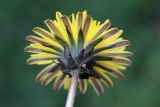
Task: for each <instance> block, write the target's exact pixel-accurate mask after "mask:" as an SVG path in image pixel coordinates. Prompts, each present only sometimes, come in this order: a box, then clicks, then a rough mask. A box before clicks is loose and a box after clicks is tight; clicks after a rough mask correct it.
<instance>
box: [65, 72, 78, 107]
mask: <svg viewBox="0 0 160 107" xmlns="http://www.w3.org/2000/svg"><path fill="white" fill-rule="evenodd" d="M78 77H79V72H78V71H75V73H74V75H73V76H72V82H71V85H70V88H69V92H68V97H67V101H66V107H73V105H74V99H75V96H76V89H77V83H78Z"/></svg>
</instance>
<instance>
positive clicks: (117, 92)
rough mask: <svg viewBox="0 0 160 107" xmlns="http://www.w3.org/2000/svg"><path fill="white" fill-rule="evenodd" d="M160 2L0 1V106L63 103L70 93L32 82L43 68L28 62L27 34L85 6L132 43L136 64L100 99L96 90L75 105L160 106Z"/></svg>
mask: <svg viewBox="0 0 160 107" xmlns="http://www.w3.org/2000/svg"><path fill="white" fill-rule="evenodd" d="M159 4H160V0H119V1H118V0H0V107H64V105H65V100H66V96H67V91H64V90H63V89H62V90H60V91H52V84H50V85H49V86H46V87H44V86H42V85H40V84H37V83H36V82H35V80H34V78H35V76H36V74H37V73H38V72H39V71H40V70H41V69H42V68H43V66H36V65H33V66H28V65H27V64H26V59H27V57H28V56H29V54H27V53H24V47H25V46H26V45H27V44H28V42H26V41H25V37H26V36H27V35H28V34H32V28H33V27H35V26H41V27H44V23H43V21H44V20H45V19H48V18H54V17H55V12H56V11H61V12H62V13H63V14H66V15H70V14H71V13H76V12H77V11H83V10H87V11H88V13H89V14H91V15H92V16H93V17H94V18H95V19H97V20H100V21H104V20H105V19H107V18H108V19H110V20H111V22H112V27H114V26H117V27H119V28H122V29H123V30H124V31H125V33H124V34H123V37H124V38H126V39H129V40H130V41H131V46H130V47H129V48H128V49H129V50H130V51H132V52H133V53H134V56H132V57H131V59H132V61H133V64H132V66H131V67H129V68H128V69H127V71H126V72H125V74H126V75H127V76H126V78H125V79H123V80H116V79H112V80H113V82H114V85H115V86H114V87H113V89H108V88H106V87H105V96H103V97H98V96H97V95H96V93H95V92H94V91H93V89H92V88H89V89H88V90H87V93H86V94H84V95H82V94H78V95H77V97H76V102H75V107H160V83H159V81H160V6H159Z"/></svg>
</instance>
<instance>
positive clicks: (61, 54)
mask: <svg viewBox="0 0 160 107" xmlns="http://www.w3.org/2000/svg"><path fill="white" fill-rule="evenodd" d="M44 23H45V25H46V26H47V28H48V30H45V29H43V28H40V27H34V28H33V32H34V33H35V34H36V35H29V36H27V38H26V40H28V41H30V42H31V44H30V45H29V46H27V47H26V48H25V51H26V52H30V53H32V54H31V55H30V58H29V59H28V60H27V63H28V64H37V65H47V66H46V68H44V69H43V70H42V71H41V72H40V73H39V74H38V75H37V77H36V80H37V81H40V83H42V84H44V85H47V84H49V83H50V82H51V81H54V85H53V88H54V89H56V90H58V89H60V88H61V87H64V89H66V90H67V89H69V88H70V87H71V83H72V82H71V81H72V79H73V78H74V75H76V77H77V82H76V84H77V85H76V87H78V89H79V90H80V92H82V93H85V92H86V90H87V85H88V84H90V85H91V86H92V87H93V89H94V90H95V92H96V93H97V94H98V95H100V96H101V95H103V94H104V89H103V85H107V86H108V87H112V86H113V83H112V81H111V80H110V76H113V77H115V78H118V79H121V78H124V77H125V76H124V74H123V73H122V72H121V71H122V70H125V69H126V67H127V66H129V65H130V64H131V61H130V60H129V59H128V56H130V55H132V53H131V52H128V51H126V50H125V49H126V46H128V45H129V41H128V40H125V39H123V38H122V37H121V35H122V33H123V30H121V29H118V28H109V27H110V25H111V23H110V20H106V21H105V22H103V23H100V22H99V21H97V20H95V19H93V18H92V17H91V16H90V15H88V14H87V12H86V11H84V12H78V13H77V14H72V15H71V17H67V16H65V15H62V14H61V13H60V12H56V19H55V20H50V19H48V20H45V21H44ZM37 35H38V36H37Z"/></svg>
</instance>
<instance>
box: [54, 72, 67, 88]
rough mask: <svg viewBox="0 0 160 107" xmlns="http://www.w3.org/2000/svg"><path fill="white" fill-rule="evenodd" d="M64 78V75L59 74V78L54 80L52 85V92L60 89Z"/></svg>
mask: <svg viewBox="0 0 160 107" xmlns="http://www.w3.org/2000/svg"><path fill="white" fill-rule="evenodd" d="M64 77H65V75H64V74H61V75H60V76H58V77H57V78H56V80H55V82H54V85H53V89H54V90H59V89H60V88H61V87H62V85H63V84H64Z"/></svg>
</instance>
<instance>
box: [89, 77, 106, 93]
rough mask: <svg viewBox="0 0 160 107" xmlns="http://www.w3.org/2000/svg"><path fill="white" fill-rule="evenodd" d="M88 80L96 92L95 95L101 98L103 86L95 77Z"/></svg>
mask: <svg viewBox="0 0 160 107" xmlns="http://www.w3.org/2000/svg"><path fill="white" fill-rule="evenodd" d="M89 80H90V83H91V85H92V87H93V89H94V90H95V91H96V93H97V94H98V95H99V96H103V95H104V89H103V86H102V84H101V83H100V81H99V80H98V79H97V78H95V77H90V79H89Z"/></svg>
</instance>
